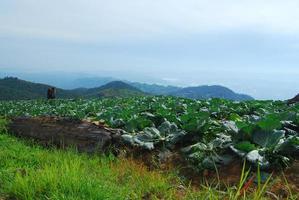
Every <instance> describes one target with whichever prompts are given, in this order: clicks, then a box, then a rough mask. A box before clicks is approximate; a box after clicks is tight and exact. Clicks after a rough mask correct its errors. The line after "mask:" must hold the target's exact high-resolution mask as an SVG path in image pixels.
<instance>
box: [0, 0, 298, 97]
mask: <svg viewBox="0 0 299 200" xmlns="http://www.w3.org/2000/svg"><path fill="white" fill-rule="evenodd" d="M0 44H1V45H0V69H1V72H2V73H13V72H20V73H22V72H27V73H31V72H32V73H36V72H42V73H43V72H45V73H49V72H54V71H63V72H68V73H83V72H84V73H85V74H87V75H88V74H91V75H92V76H115V77H118V78H124V79H133V80H138V81H143V80H144V81H146V82H150V81H151V80H152V82H165V81H166V82H168V83H169V84H173V85H181V86H187V85H201V84H222V85H225V86H227V87H230V88H231V89H233V90H235V91H237V92H242V93H247V94H250V95H252V96H253V97H255V98H259V99H270V98H273V99H285V98H290V97H292V96H294V95H295V94H296V93H298V92H299V78H298V77H299V66H298V65H299V1H295V0H284V1H281V0H248V1H247V0H244V1H240V0H184V1H181V0H159V1H157V0H127V1H123V0H109V1H102V0H51V1H43V0H26V1H21V0H1V1H0Z"/></svg>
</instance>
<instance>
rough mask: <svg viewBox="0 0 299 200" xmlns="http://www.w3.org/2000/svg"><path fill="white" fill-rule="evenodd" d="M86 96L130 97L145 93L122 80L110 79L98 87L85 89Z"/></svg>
mask: <svg viewBox="0 0 299 200" xmlns="http://www.w3.org/2000/svg"><path fill="white" fill-rule="evenodd" d="M85 95H86V96H87V97H130V96H142V95H145V93H144V92H142V91H141V90H139V89H137V88H135V87H133V86H131V85H129V84H127V83H124V82H122V81H112V82H110V83H107V84H106V85H103V86H101V87H98V88H92V89H88V90H86V91H85Z"/></svg>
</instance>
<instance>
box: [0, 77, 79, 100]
mask: <svg viewBox="0 0 299 200" xmlns="http://www.w3.org/2000/svg"><path fill="white" fill-rule="evenodd" d="M49 87H52V86H50V85H46V84H40V83H32V82H29V81H24V80H21V79H18V78H14V77H7V78H3V79H0V100H14V99H18V100H25V99H38V98H46V94H47V90H48V88H49ZM56 96H57V98H74V97H77V96H79V93H76V92H72V91H68V90H63V89H60V88H57V89H56Z"/></svg>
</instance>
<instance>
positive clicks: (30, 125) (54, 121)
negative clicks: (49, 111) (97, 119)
mask: <svg viewBox="0 0 299 200" xmlns="http://www.w3.org/2000/svg"><path fill="white" fill-rule="evenodd" d="M9 132H10V133H12V134H14V135H16V136H19V137H26V138H32V139H34V140H36V141H38V142H39V143H41V144H44V145H55V146H58V147H61V148H65V147H76V148H77V149H78V151H80V152H88V153H93V152H105V151H106V150H108V149H109V150H110V149H111V147H116V146H118V145H119V144H120V143H121V134H120V131H118V130H113V129H106V128H104V127H100V126H97V125H95V124H93V123H90V122H82V121H79V120H70V119H65V118H55V117H34V118H32V117H18V118H14V119H11V123H10V124H9Z"/></svg>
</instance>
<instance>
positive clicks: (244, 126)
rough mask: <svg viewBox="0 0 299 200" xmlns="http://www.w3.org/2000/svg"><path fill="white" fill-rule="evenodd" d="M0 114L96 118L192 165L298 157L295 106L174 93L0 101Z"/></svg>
mask: <svg viewBox="0 0 299 200" xmlns="http://www.w3.org/2000/svg"><path fill="white" fill-rule="evenodd" d="M0 115H2V116H8V117H9V116H63V117H70V118H76V119H90V120H93V121H102V122H103V123H106V124H107V125H108V126H110V127H113V128H121V129H123V130H125V132H124V135H122V137H123V139H124V140H125V141H126V142H128V143H129V144H131V145H133V146H139V147H140V148H144V149H147V150H153V149H155V148H158V149H161V150H163V149H168V150H173V149H176V150H177V149H178V148H179V150H180V152H181V153H182V154H184V155H185V156H186V158H187V159H188V160H189V161H190V163H192V165H193V166H194V167H195V168H196V169H199V170H200V169H203V168H214V167H215V166H221V165H224V164H228V163H230V162H231V161H233V160H234V159H236V157H240V158H244V159H247V160H248V161H250V162H251V163H253V164H257V163H259V164H260V166H261V167H263V168H271V167H273V166H275V167H285V166H286V165H288V164H290V163H291V161H292V160H293V159H294V158H295V157H296V155H299V105H292V106H288V105H286V103H285V102H282V101H246V102H233V101H228V100H223V99H209V100H190V99H183V98H175V97H162V96H161V97H133V98H123V99H121V98H120V99H118V98H115V99H101V100H99V99H93V100H81V99H75V100H54V101H45V100H33V101H3V102H0Z"/></svg>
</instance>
